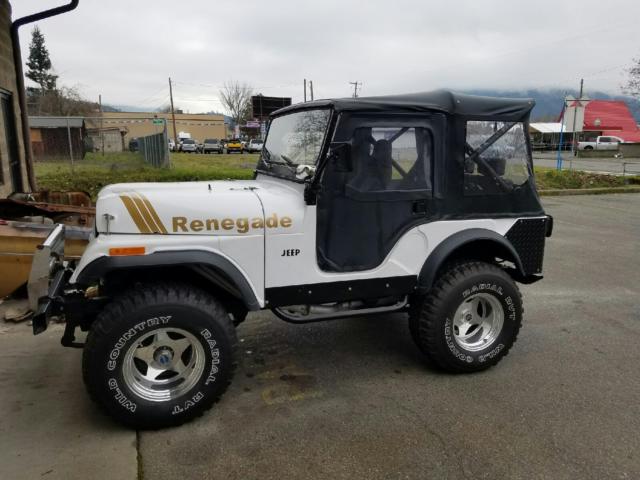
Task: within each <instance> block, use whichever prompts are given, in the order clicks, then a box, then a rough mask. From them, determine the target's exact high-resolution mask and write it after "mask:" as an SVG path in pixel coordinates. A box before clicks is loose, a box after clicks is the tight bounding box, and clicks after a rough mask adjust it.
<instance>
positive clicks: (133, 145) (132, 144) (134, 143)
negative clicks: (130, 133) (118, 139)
mask: <svg viewBox="0 0 640 480" xmlns="http://www.w3.org/2000/svg"><path fill="white" fill-rule="evenodd" d="M138 148H139V147H138V139H137V138H132V139H131V140H129V151H130V152H137V151H138Z"/></svg>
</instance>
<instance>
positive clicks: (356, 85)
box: [349, 80, 362, 98]
mask: <svg viewBox="0 0 640 480" xmlns="http://www.w3.org/2000/svg"><path fill="white" fill-rule="evenodd" d="M349 83H350V84H351V85H353V98H358V87H361V86H362V82H358V81H357V80H356V81H355V82H349Z"/></svg>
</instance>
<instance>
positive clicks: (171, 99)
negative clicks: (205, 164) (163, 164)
mask: <svg viewBox="0 0 640 480" xmlns="http://www.w3.org/2000/svg"><path fill="white" fill-rule="evenodd" d="M169 99H170V101H171V121H172V122H173V141H174V145H176V147H177V146H178V132H177V130H176V113H175V112H174V111H173V87H172V86H171V77H169ZM176 149H177V148H176Z"/></svg>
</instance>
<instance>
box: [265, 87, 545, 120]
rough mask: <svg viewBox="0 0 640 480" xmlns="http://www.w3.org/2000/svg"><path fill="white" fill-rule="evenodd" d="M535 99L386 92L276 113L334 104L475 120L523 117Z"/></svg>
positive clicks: (339, 109)
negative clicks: (439, 114) (446, 115)
mask: <svg viewBox="0 0 640 480" xmlns="http://www.w3.org/2000/svg"><path fill="white" fill-rule="evenodd" d="M534 105H535V101H534V100H533V99H532V98H497V97H483V96H479V95H467V94H464V93H456V92H452V91H450V90H435V91H433V92H421V93H408V94H403V95H385V96H379V97H359V98H335V99H327V100H314V101H313V102H306V103H297V104H295V105H291V106H289V107H284V108H281V109H279V110H277V111H276V112H274V113H273V114H272V115H273V116H276V115H282V114H284V113H292V112H295V111H299V110H306V109H310V108H333V109H334V110H335V111H337V112H343V111H351V112H354V111H362V112H386V111H394V112H397V111H404V112H425V111H433V110H436V111H440V112H445V113H449V114H452V115H459V116H462V117H465V118H467V119H471V120H497V119H500V120H504V121H519V120H523V119H524V118H525V117H526V116H527V115H528V114H529V112H531V109H532V108H533V107H534Z"/></svg>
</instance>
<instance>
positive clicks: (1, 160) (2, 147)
mask: <svg viewBox="0 0 640 480" xmlns="http://www.w3.org/2000/svg"><path fill="white" fill-rule="evenodd" d="M0 92H2V93H3V94H6V95H10V97H11V104H12V105H13V116H12V117H10V118H9V119H8V120H9V121H10V122H13V124H14V128H15V133H16V137H17V144H18V148H17V150H18V158H17V159H16V158H10V153H9V145H8V144H7V130H8V127H7V125H6V124H5V121H4V119H3V118H2V115H1V114H0V198H4V197H6V196H7V195H9V194H10V193H11V192H13V191H24V190H26V187H27V172H26V166H25V157H24V143H23V141H22V126H21V123H20V105H19V103H18V93H17V84H16V71H15V68H14V66H13V45H12V43H11V5H9V2H8V0H0ZM10 160H13V161H14V162H15V161H17V162H19V165H20V170H21V172H22V175H21V176H22V185H12V182H11V172H10V170H9V162H10Z"/></svg>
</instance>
